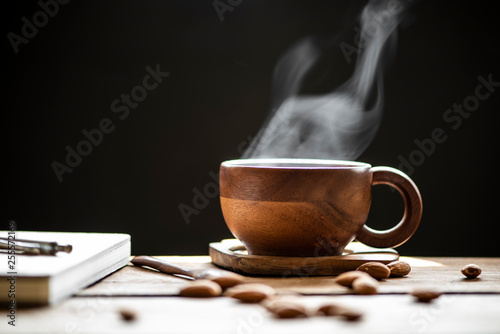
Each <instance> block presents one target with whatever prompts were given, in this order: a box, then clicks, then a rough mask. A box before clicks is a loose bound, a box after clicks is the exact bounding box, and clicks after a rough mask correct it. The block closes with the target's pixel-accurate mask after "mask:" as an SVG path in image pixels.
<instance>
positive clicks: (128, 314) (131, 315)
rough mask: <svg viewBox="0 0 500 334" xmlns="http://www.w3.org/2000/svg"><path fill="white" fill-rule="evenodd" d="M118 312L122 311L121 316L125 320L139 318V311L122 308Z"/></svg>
mask: <svg viewBox="0 0 500 334" xmlns="http://www.w3.org/2000/svg"><path fill="white" fill-rule="evenodd" d="M118 312H119V313H120V316H121V318H122V319H123V320H124V321H134V320H135V319H137V312H135V311H134V310H131V309H128V308H122V309H120V310H118Z"/></svg>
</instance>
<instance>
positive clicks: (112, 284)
mask: <svg viewBox="0 0 500 334" xmlns="http://www.w3.org/2000/svg"><path fill="white" fill-rule="evenodd" d="M159 258H162V259H164V260H166V261H168V262H171V263H175V264H177V265H179V266H182V267H186V268H193V269H194V268H197V269H199V268H214V267H215V266H214V265H213V264H212V263H211V259H210V257H209V256H198V257H190V256H186V257H173V256H165V257H159ZM400 260H403V261H406V262H408V263H409V264H410V265H411V268H412V269H411V272H410V274H409V275H408V276H405V277H401V278H389V279H387V280H385V281H381V282H380V288H379V291H380V293H382V294H405V293H409V292H411V290H412V289H413V288H414V287H415V286H422V285H431V286H436V287H439V289H441V290H442V291H443V292H446V293H500V258H448V257H446V258H442V257H419V258H415V257H403V256H401V257H400ZM469 263H475V264H477V265H479V266H480V267H481V268H482V269H483V272H482V273H481V276H479V277H478V278H477V279H473V280H469V279H466V278H465V276H463V274H462V273H461V272H460V271H461V269H462V268H463V266H464V265H466V264H469ZM334 279H335V276H311V277H292V276H290V277H285V278H283V277H250V276H247V277H244V282H246V283H265V284H268V285H271V286H272V287H274V288H276V289H277V290H279V291H283V292H285V291H291V292H297V293H301V294H306V295H322V294H336V295H342V294H352V293H353V292H352V291H351V290H349V289H347V288H345V287H342V286H340V285H338V284H336V283H335V282H334ZM189 282H190V280H188V279H185V278H180V277H176V276H172V275H167V274H162V273H160V272H155V271H153V270H149V269H144V268H140V267H135V266H133V265H129V266H126V267H124V268H123V269H121V270H119V271H117V272H115V273H113V274H111V275H109V276H108V277H106V278H105V279H103V280H101V281H99V282H98V283H96V284H94V285H92V286H90V287H88V288H87V289H85V290H83V291H81V292H80V293H78V295H79V296H144V295H147V296H152V295H157V296H173V295H176V294H178V292H179V289H180V288H182V287H184V286H186V285H187V284H189Z"/></svg>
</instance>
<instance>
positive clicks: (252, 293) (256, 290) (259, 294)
mask: <svg viewBox="0 0 500 334" xmlns="http://www.w3.org/2000/svg"><path fill="white" fill-rule="evenodd" d="M275 293H276V291H275V290H274V289H273V288H272V287H270V286H269V285H267V284H261V283H247V284H239V285H236V286H234V287H232V288H229V289H227V290H226V292H224V295H225V296H229V297H232V298H235V299H239V300H241V301H243V302H247V303H258V302H260V301H262V300H264V299H266V298H268V297H271V296H273V295H274V294H275Z"/></svg>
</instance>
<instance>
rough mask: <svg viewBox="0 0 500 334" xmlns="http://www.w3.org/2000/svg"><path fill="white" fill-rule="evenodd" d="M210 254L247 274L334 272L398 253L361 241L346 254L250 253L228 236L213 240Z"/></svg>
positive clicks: (215, 260) (392, 257)
mask: <svg viewBox="0 0 500 334" xmlns="http://www.w3.org/2000/svg"><path fill="white" fill-rule="evenodd" d="M209 254H210V257H211V258H212V262H213V263H214V264H216V265H218V266H220V267H222V268H225V269H229V270H232V271H235V272H238V273H241V274H246V275H267V276H278V277H290V276H332V275H339V274H341V273H343V272H346V271H349V270H356V268H357V267H359V266H360V265H362V264H363V263H366V262H381V263H385V264H388V263H390V262H393V261H396V260H398V258H399V254H398V253H397V252H396V251H395V250H393V249H375V248H372V247H368V246H365V245H363V244H361V243H359V242H352V243H350V244H349V245H348V246H347V247H346V249H345V252H344V254H343V255H338V256H324V255H325V254H323V253H318V254H317V255H318V256H315V257H292V256H265V255H249V254H247V252H246V251H245V247H244V246H243V245H242V244H241V242H240V241H239V240H236V239H226V240H223V241H222V242H217V243H211V244H210V247H209Z"/></svg>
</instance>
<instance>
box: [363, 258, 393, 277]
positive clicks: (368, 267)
mask: <svg viewBox="0 0 500 334" xmlns="http://www.w3.org/2000/svg"><path fill="white" fill-rule="evenodd" d="M356 270H358V271H364V272H366V273H368V274H369V275H370V276H371V277H373V278H375V279H377V280H379V281H380V280H383V279H386V278H388V277H389V275H390V274H391V270H390V269H389V268H388V267H387V266H386V265H385V264H383V263H380V262H366V263H363V264H362V265H360V266H359V267H358V268H357V269H356Z"/></svg>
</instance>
